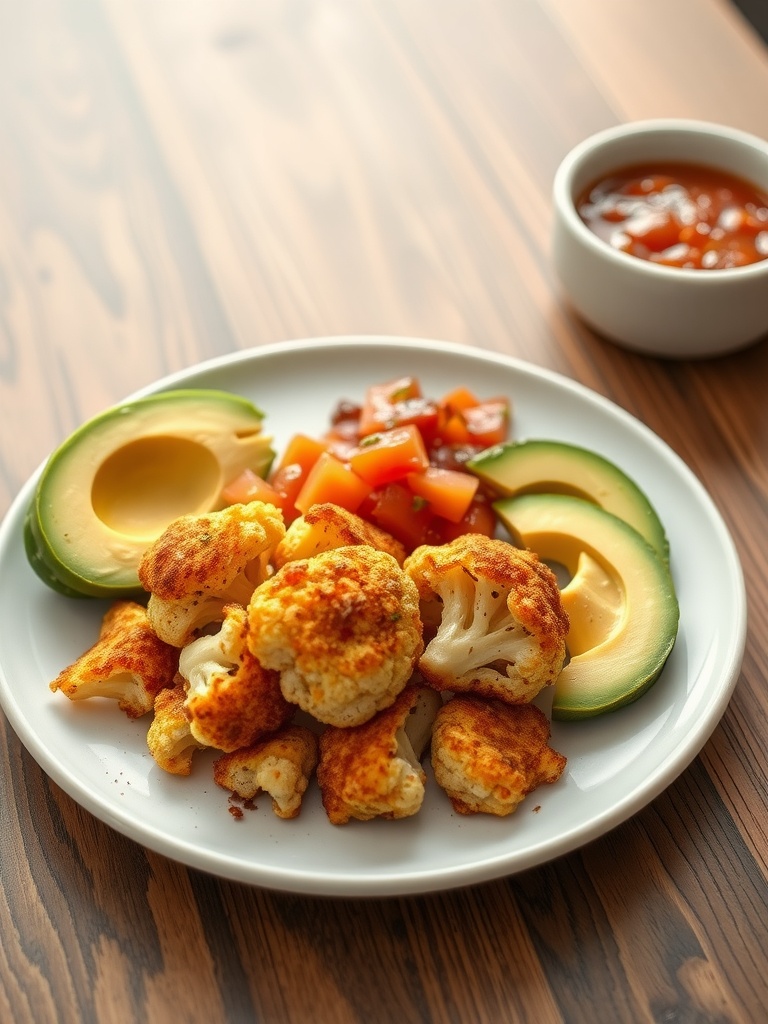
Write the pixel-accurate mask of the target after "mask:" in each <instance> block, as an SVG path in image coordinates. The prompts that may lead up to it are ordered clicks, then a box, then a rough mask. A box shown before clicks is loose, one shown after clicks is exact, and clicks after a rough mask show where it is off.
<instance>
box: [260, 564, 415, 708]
mask: <svg viewBox="0 0 768 1024" xmlns="http://www.w3.org/2000/svg"><path fill="white" fill-rule="evenodd" d="M249 624H250V629H249V633H248V643H249V645H250V649H251V651H252V653H253V654H254V655H255V657H256V658H258V659H259V661H260V662H261V663H262V664H263V665H264V666H266V667H267V668H270V669H274V670H276V671H278V672H279V673H280V686H281V689H282V692H283V694H284V696H285V698H286V700H289V701H291V702H292V703H294V704H297V705H298V706H299V707H300V708H302V710H304V711H306V712H308V713H309V714H310V715H313V716H314V717H315V718H316V719H317V720H318V721H320V722H324V723H326V724H328V725H336V726H351V725H360V724H361V723H362V722H365V721H367V720H368V719H369V718H371V717H372V716H373V715H374V714H376V712H377V711H379V710H381V709H382V708H385V707H388V706H389V705H390V704H391V703H392V702H393V701H394V699H395V697H397V695H398V694H399V693H400V692H401V690H402V689H403V688H404V687H405V685H406V683H407V682H408V680H409V678H410V676H411V672H412V670H413V667H414V664H415V662H416V659H417V658H418V657H419V655H420V654H421V651H422V639H421V620H420V618H419V598H418V594H417V592H416V587H415V586H414V584H413V582H412V581H411V580H410V579H409V578H408V576H406V574H405V573H404V572H403V570H402V569H401V568H400V566H399V565H398V564H397V561H396V560H395V558H393V556H392V555H390V554H388V553H387V552H386V551H377V550H376V549H375V548H371V547H367V546H365V545H359V546H355V547H343V548H335V549H333V550H332V551H323V552H321V553H320V554H319V555H315V556H314V558H309V559H300V560H299V561H296V562H287V563H286V564H285V565H284V566H283V567H282V568H281V569H279V570H278V571H277V572H276V573H275V575H274V576H272V577H271V579H268V580H267V581H266V582H265V583H262V584H261V586H259V587H257V589H256V590H255V591H254V594H253V597H252V598H251V602H250V605H249Z"/></svg>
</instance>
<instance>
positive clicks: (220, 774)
mask: <svg viewBox="0 0 768 1024" xmlns="http://www.w3.org/2000/svg"><path fill="white" fill-rule="evenodd" d="M316 765H317V736H316V735H315V734H314V733H313V732H312V730H311V729H307V728H306V727H305V726H303V725H289V726H288V727H287V728H285V729H283V730H282V731H281V732H278V733H276V734H275V735H274V736H269V737H267V738H266V739H264V740H262V741H261V742H260V743H256V744H254V745H253V746H251V747H248V748H247V749H245V750H235V751H233V752H232V753H229V754H222V755H221V757H218V758H217V759H216V760H215V761H214V763H213V778H214V781H215V782H216V784H217V785H218V786H221V787H222V788H223V789H228V790H230V792H232V793H234V794H235V795H237V796H238V797H240V799H241V800H254V799H255V798H256V797H257V796H258V795H259V794H260V793H269V795H270V796H271V797H272V810H273V811H274V812H275V814H276V815H277V816H278V818H295V817H297V816H298V814H299V811H300V810H301V801H302V797H303V796H304V793H305V792H306V789H307V786H308V785H309V780H310V779H311V778H312V773H313V772H314V770H315V766H316Z"/></svg>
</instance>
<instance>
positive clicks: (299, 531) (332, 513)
mask: <svg viewBox="0 0 768 1024" xmlns="http://www.w3.org/2000/svg"><path fill="white" fill-rule="evenodd" d="M353 544H368V545H369V546H370V547H372V548H377V549H378V550H379V551H388V552H389V553H390V555H392V556H393V557H394V558H396V559H397V561H398V563H399V564H400V565H402V564H403V562H404V561H405V556H406V554H407V552H406V549H405V546H404V545H403V544H401V543H400V541H399V540H395V538H394V537H392V536H391V534H389V533H386V531H384V530H382V529H380V528H379V527H378V526H374V524H373V523H369V522H367V521H366V520H365V519H362V518H361V517H360V516H358V515H355V513H354V512H348V511H347V510H346V509H345V508H341V507H340V506H338V505H332V504H330V503H325V504H320V505H313V506H312V507H311V508H310V509H308V510H307V512H306V513H305V514H304V515H303V516H299V518H298V519H294V521H293V522H292V523H291V525H290V526H289V527H288V529H287V530H286V534H285V537H284V538H283V539H282V540H281V541H280V543H279V544H278V545H277V548H276V550H275V555H274V565H275V568H277V569H279V568H280V567H281V566H282V565H285V563H286V562H295V561H297V560H298V559H300V558H311V557H312V556H313V555H319V554H320V552H321V551H329V550H330V549H331V548H342V547H348V546H349V545H353Z"/></svg>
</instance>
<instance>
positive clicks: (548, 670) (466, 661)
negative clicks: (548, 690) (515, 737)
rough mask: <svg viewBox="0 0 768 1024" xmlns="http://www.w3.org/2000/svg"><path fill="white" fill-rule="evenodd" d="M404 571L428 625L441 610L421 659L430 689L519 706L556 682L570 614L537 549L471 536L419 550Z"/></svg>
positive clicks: (421, 666) (420, 666)
mask: <svg viewBox="0 0 768 1024" xmlns="http://www.w3.org/2000/svg"><path fill="white" fill-rule="evenodd" d="M404 568H405V571H406V572H407V573H408V575H409V576H410V577H411V579H412V580H413V581H414V582H415V584H416V586H417V588H418V591H419V596H420V598H421V602H422V608H421V611H422V617H423V619H424V620H425V621H434V620H435V618H436V616H435V612H436V611H439V620H438V625H437V631H436V633H435V635H434V636H433V637H432V638H431V639H429V642H428V643H427V645H426V649H425V651H424V653H423V655H422V657H421V659H420V661H419V670H420V672H421V673H422V674H423V676H424V678H425V679H426V680H427V682H428V683H430V685H432V686H434V687H435V688H436V689H438V690H453V691H467V690H471V691H473V692H475V693H481V694H485V695H486V696H489V697H499V698H501V699H502V700H506V701H508V702H510V703H513V704H517V703H524V702H527V701H530V700H532V699H533V698H534V697H535V696H536V694H537V693H538V692H539V691H540V690H541V689H542V688H543V687H544V686H547V685H548V684H550V683H554V682H555V680H556V679H557V677H558V675H559V674H560V671H561V669H562V667H563V663H564V661H565V653H566V649H565V637H566V634H567V632H568V616H567V614H566V612H565V610H564V608H563V605H562V601H561V599H560V591H559V589H558V586H557V579H556V577H555V574H554V573H553V572H552V570H551V569H550V568H549V567H548V566H547V565H545V564H544V563H543V562H542V561H540V559H539V558H538V556H537V555H535V554H534V553H533V552H532V551H524V550H521V549H520V548H516V547H514V546H513V545H512V544H508V543H507V542H506V541H503V540H495V539H492V538H490V537H486V536H484V535H482V534H479V533H471V534H466V535H464V536H462V537H459V538H457V539H456V540H454V541H452V542H451V543H450V544H442V545H440V546H439V547H431V546H429V545H424V546H422V547H419V548H417V549H416V550H415V551H414V552H413V553H412V554H411V555H409V557H408V558H407V559H406V561H405V566H404ZM436 605H437V607H436Z"/></svg>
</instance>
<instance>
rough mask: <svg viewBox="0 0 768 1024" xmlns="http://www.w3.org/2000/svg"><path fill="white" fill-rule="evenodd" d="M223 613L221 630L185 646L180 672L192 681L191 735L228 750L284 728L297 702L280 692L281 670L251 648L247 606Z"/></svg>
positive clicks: (188, 701)
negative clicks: (261, 660)
mask: <svg viewBox="0 0 768 1024" xmlns="http://www.w3.org/2000/svg"><path fill="white" fill-rule="evenodd" d="M223 615H224V621H223V622H222V624H221V628H220V629H219V631H218V632H217V633H215V634H213V635H210V636H201V637H198V639H197V640H193V641H192V643H190V644H188V645H187V646H186V647H184V648H183V649H182V651H181V655H180V657H179V673H180V675H181V676H182V677H183V678H184V679H185V680H186V682H187V699H186V701H185V712H186V715H187V717H188V719H189V728H190V731H191V733H192V735H193V736H194V738H195V739H196V740H197V741H198V742H199V743H203V744H205V746H208V747H216V748H217V749H218V750H224V751H227V752H229V751H232V750H239V749H240V748H241V747H248V746H250V745H251V744H253V743H255V742H256V741H257V740H259V739H261V737H262V736H265V735H266V734H267V733H271V732H274V731H275V730H276V729H280V728H282V726H284V725H286V724H287V722H288V721H290V719H291V718H292V717H293V715H294V713H295V711H296V708H295V707H294V706H293V705H292V704H290V703H289V702H288V701H287V700H286V699H285V697H283V695H282V693H281V692H280V678H279V675H278V673H277V672H274V671H272V670H270V669H267V668H264V667H263V666H262V665H261V664H260V663H259V662H258V661H257V660H256V658H255V657H254V656H253V654H251V652H250V650H249V649H248V645H247V642H246V635H247V632H248V614H247V612H246V610H245V608H243V607H242V605H239V604H230V605H227V606H226V607H225V608H224V611H223Z"/></svg>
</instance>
